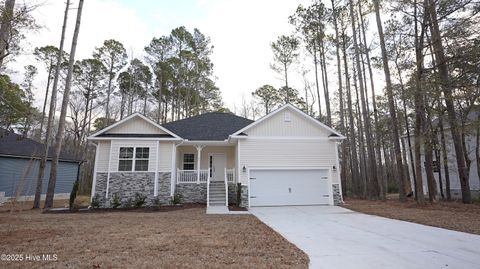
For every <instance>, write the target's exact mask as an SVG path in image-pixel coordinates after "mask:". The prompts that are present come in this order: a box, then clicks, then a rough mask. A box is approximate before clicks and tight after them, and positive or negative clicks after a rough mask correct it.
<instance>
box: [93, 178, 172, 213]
mask: <svg viewBox="0 0 480 269" xmlns="http://www.w3.org/2000/svg"><path fill="white" fill-rule="evenodd" d="M107 177H108V173H97V179H96V180H97V181H96V186H95V196H96V198H97V199H98V200H99V202H100V206H101V207H111V205H112V201H113V197H114V195H118V196H119V197H120V201H121V204H122V205H123V204H125V203H126V202H127V201H128V200H129V199H131V200H134V199H135V195H136V194H137V193H139V194H142V195H144V196H145V197H146V200H145V201H146V205H151V204H152V203H153V200H154V198H155V197H154V190H155V173H154V172H141V173H131V172H115V173H110V180H109V187H108V198H106V197H105V195H106V189H107ZM170 178H171V173H170V172H162V173H158V197H157V198H158V200H159V202H160V203H161V204H168V203H170V200H171V197H170Z"/></svg>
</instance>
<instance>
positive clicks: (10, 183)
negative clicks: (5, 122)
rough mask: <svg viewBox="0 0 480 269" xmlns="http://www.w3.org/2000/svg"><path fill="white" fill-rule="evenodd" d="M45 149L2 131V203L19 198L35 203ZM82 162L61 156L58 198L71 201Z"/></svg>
mask: <svg viewBox="0 0 480 269" xmlns="http://www.w3.org/2000/svg"><path fill="white" fill-rule="evenodd" d="M44 151H45V145H44V144H42V143H39V142H36V141H34V140H32V139H29V138H26V137H23V136H21V135H18V134H15V133H13V132H10V131H8V130H5V129H0V202H2V201H5V200H8V199H11V198H13V197H17V198H19V199H21V200H33V198H34V195H35V190H36V186H37V176H38V169H39V166H40V159H41V156H42V154H43V152H44ZM52 153H53V151H52V150H51V149H50V151H49V153H48V159H47V165H46V167H45V173H44V177H43V181H42V183H43V184H42V194H43V197H44V196H45V194H46V191H47V186H48V179H49V177H50V163H51V158H52ZM79 169H80V161H79V160H78V159H77V158H75V157H74V156H73V155H71V154H68V153H66V152H61V153H60V160H59V164H58V176H57V183H56V185H55V196H54V197H55V198H56V199H68V197H69V196H70V192H71V191H72V187H73V183H74V182H75V180H77V178H78V176H79Z"/></svg>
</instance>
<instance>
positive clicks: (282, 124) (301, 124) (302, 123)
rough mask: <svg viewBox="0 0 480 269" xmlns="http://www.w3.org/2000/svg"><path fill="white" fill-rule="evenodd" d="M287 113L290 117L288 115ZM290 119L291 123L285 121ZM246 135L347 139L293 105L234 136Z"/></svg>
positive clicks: (269, 115)
mask: <svg viewBox="0 0 480 269" xmlns="http://www.w3.org/2000/svg"><path fill="white" fill-rule="evenodd" d="M286 113H287V114H288V115H286ZM285 117H289V121H287V120H286V119H285ZM241 133H245V134H247V135H249V136H312V137H330V138H331V139H344V138H345V137H344V136H343V135H342V134H340V133H339V132H337V131H336V130H334V129H333V128H331V127H328V126H327V125H325V124H323V123H322V122H320V121H318V120H317V119H315V118H313V117H311V116H309V115H307V114H306V113H304V112H303V111H301V110H300V109H298V108H296V107H295V106H293V105H291V104H286V105H284V106H282V107H280V108H279V109H277V110H275V111H273V112H272V113H270V114H268V115H266V116H264V117H263V118H260V119H259V120H257V121H255V122H254V123H252V124H250V125H248V126H246V127H245V128H243V129H241V130H239V131H237V132H236V133H235V134H234V135H240V134H241Z"/></svg>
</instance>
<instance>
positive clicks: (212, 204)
mask: <svg viewBox="0 0 480 269" xmlns="http://www.w3.org/2000/svg"><path fill="white" fill-rule="evenodd" d="M210 206H225V202H210Z"/></svg>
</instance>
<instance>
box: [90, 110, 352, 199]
mask: <svg viewBox="0 0 480 269" xmlns="http://www.w3.org/2000/svg"><path fill="white" fill-rule="evenodd" d="M343 139H344V136H343V135H341V134H340V133H338V132H337V131H335V130H333V129H332V128H330V127H328V126H326V125H324V124H323V123H321V122H319V121H318V120H316V119H314V118H312V117H310V116H308V115H307V114H305V113H303V112H302V111H301V110H299V109H297V108H296V107H294V106H292V105H290V104H287V105H285V106H283V107H281V108H279V109H277V110H276V111H274V112H272V113H270V114H268V115H267V116H265V117H263V118H261V119H259V120H257V121H251V120H249V119H245V118H242V117H238V116H236V115H233V114H231V113H219V112H213V113H205V114H202V115H199V116H195V117H191V118H187V119H183V120H179V121H174V122H170V123H167V124H164V125H158V124H156V123H155V122H153V121H151V120H149V119H148V118H146V117H145V116H143V115H141V114H138V113H137V114H133V115H130V116H129V117H127V118H125V119H123V120H121V121H119V122H117V123H115V124H113V125H111V126H109V127H107V128H105V129H103V130H101V131H99V132H97V133H95V134H93V135H92V136H90V137H89V140H91V141H95V142H96V146H97V151H96V159H95V171H94V179H93V188H92V197H94V196H95V197H96V199H99V200H101V202H102V205H103V206H109V204H110V203H111V201H112V197H113V195H115V196H118V197H120V198H121V199H122V201H124V202H125V201H126V200H128V199H133V198H134V196H135V195H136V193H140V194H143V195H145V196H147V198H148V200H149V201H152V199H154V197H157V199H158V200H159V201H160V202H162V203H164V204H165V203H169V202H170V199H171V197H172V196H173V195H174V194H177V195H180V196H181V197H182V200H183V202H185V203H206V204H207V206H210V205H226V203H227V201H228V202H229V203H234V202H236V197H237V195H236V193H237V186H238V185H237V183H241V205H242V206H244V207H248V206H273V205H319V204H320V205H321V204H325V205H333V204H338V203H341V202H342V198H341V186H340V175H339V173H340V172H339V162H338V150H337V144H338V143H339V142H341V140H343Z"/></svg>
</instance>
